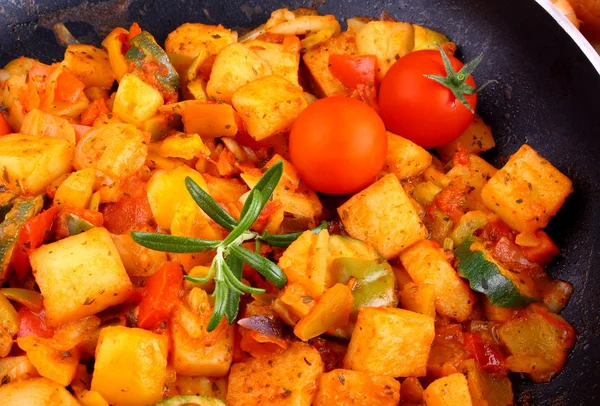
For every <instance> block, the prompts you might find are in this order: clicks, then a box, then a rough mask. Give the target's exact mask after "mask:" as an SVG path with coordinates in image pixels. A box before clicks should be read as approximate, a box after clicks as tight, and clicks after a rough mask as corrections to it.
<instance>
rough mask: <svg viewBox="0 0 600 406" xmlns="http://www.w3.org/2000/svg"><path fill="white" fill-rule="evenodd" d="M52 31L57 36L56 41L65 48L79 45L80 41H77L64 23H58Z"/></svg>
mask: <svg viewBox="0 0 600 406" xmlns="http://www.w3.org/2000/svg"><path fill="white" fill-rule="evenodd" d="M52 30H53V31H54V35H56V40H57V41H58V43H59V44H60V45H62V46H63V47H67V46H69V45H74V44H79V41H77V39H75V37H74V36H73V34H71V31H69V29H68V28H67V27H65V25H64V24H63V23H56V24H54V25H53V26H52Z"/></svg>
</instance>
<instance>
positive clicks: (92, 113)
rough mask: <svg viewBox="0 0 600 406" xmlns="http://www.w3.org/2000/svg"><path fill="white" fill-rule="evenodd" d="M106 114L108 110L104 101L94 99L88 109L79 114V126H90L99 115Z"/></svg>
mask: <svg viewBox="0 0 600 406" xmlns="http://www.w3.org/2000/svg"><path fill="white" fill-rule="evenodd" d="M108 112H109V110H108V107H107V106H106V102H105V101H104V99H102V98H101V99H96V100H94V101H93V102H92V103H90V105H89V107H88V108H87V109H86V110H85V111H84V112H83V113H82V114H81V124H82V125H85V126H91V125H92V124H94V121H96V119H97V118H98V117H100V115H102V114H104V113H108Z"/></svg>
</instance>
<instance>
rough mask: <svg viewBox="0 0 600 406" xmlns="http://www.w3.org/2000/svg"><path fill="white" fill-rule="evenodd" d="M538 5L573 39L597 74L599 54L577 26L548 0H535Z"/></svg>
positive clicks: (599, 71)
mask: <svg viewBox="0 0 600 406" xmlns="http://www.w3.org/2000/svg"><path fill="white" fill-rule="evenodd" d="M535 1H536V2H537V3H538V4H539V5H540V6H542V7H543V8H544V9H545V10H546V11H547V12H548V13H549V14H550V15H551V16H552V17H553V18H554V20H556V22H557V23H558V24H559V25H560V26H561V27H562V28H563V30H565V31H566V33H567V34H569V36H570V37H571V38H572V39H573V41H574V42H575V44H577V46H578V47H579V49H581V51H582V52H583V53H584V54H585V56H586V57H587V58H588V59H589V61H590V62H591V63H592V65H594V68H596V71H597V72H598V74H600V55H598V52H596V50H595V49H594V47H592V44H590V43H589V41H588V40H587V39H585V37H584V36H583V35H582V34H581V32H579V30H578V29H577V28H575V26H574V25H573V24H572V23H571V22H570V21H569V20H568V19H567V17H565V16H564V15H563V14H562V13H561V12H560V11H559V10H558V9H557V8H556V7H554V6H553V5H552V3H551V2H550V0H535Z"/></svg>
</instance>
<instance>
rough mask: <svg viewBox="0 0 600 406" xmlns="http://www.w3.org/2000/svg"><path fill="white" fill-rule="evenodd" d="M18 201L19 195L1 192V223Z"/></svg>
mask: <svg viewBox="0 0 600 406" xmlns="http://www.w3.org/2000/svg"><path fill="white" fill-rule="evenodd" d="M16 199H17V195H15V194H14V193H12V192H7V191H5V192H0V221H4V218H5V217H6V215H7V214H8V212H9V211H10V209H12V207H13V205H14V204H15V200H16Z"/></svg>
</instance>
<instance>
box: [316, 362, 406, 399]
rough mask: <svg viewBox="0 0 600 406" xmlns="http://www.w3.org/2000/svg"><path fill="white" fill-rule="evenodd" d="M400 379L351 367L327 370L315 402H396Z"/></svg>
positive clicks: (398, 396)
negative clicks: (353, 369)
mask: <svg viewBox="0 0 600 406" xmlns="http://www.w3.org/2000/svg"><path fill="white" fill-rule="evenodd" d="M399 401H400V382H398V381H397V380H395V379H394V378H392V377H389V376H379V375H371V374H367V373H364V372H359V371H351V370H349V369H334V370H333V371H331V372H327V373H326V374H323V376H322V377H321V381H320V382H319V391H318V392H317V397H316V399H315V402H314V403H313V405H314V406H333V405H356V406H371V405H378V406H396V405H398V402H399Z"/></svg>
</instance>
